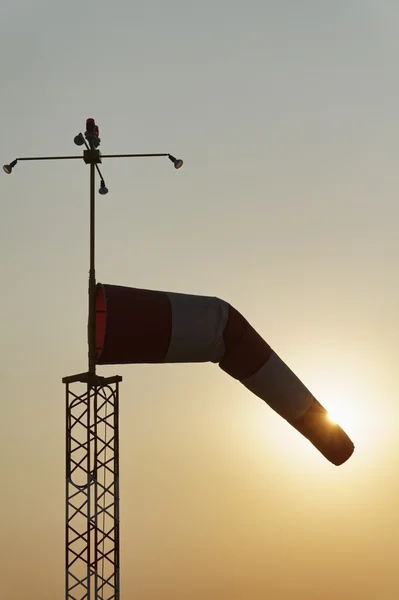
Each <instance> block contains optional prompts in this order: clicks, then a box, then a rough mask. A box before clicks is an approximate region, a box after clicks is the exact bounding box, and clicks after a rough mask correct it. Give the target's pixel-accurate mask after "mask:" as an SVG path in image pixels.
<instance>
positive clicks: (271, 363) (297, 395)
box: [241, 352, 315, 421]
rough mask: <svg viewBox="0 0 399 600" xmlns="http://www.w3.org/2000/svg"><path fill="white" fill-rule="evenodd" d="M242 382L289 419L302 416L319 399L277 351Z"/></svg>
mask: <svg viewBox="0 0 399 600" xmlns="http://www.w3.org/2000/svg"><path fill="white" fill-rule="evenodd" d="M241 383H243V384H244V385H245V387H246V388H248V389H249V390H250V391H251V392H253V393H254V394H255V395H256V396H259V398H261V399H262V400H264V401H265V402H266V403H267V404H268V405H269V406H270V407H271V408H272V409H273V410H275V411H276V412H277V413H278V414H279V415H281V416H282V417H283V418H284V419H286V420H287V421H296V420H297V419H299V418H300V417H302V415H304V414H305V413H306V412H307V411H308V410H309V409H310V407H311V406H312V404H313V401H314V400H315V398H314V396H313V395H312V394H311V393H310V392H309V390H308V389H307V388H306V387H305V386H304V385H303V383H302V382H301V381H300V380H299V379H298V377H297V376H296V375H295V373H293V372H292V371H291V369H290V368H289V367H288V366H287V365H286V364H285V362H283V361H282V360H281V358H280V357H279V356H278V355H277V354H276V353H275V352H272V354H271V356H270V358H269V360H268V361H267V362H266V363H265V364H264V365H263V366H262V367H261V368H260V369H259V370H258V371H257V372H256V373H255V374H254V375H252V376H251V377H247V378H246V379H243V380H241Z"/></svg>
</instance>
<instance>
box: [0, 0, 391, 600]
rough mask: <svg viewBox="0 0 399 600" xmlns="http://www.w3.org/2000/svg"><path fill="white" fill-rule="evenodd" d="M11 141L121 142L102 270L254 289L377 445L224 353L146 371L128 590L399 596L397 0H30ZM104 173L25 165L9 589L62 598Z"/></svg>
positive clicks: (0, 96) (286, 350) (11, 87)
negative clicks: (294, 407) (68, 496)
mask: <svg viewBox="0 0 399 600" xmlns="http://www.w3.org/2000/svg"><path fill="white" fill-rule="evenodd" d="M0 51H1V56H2V61H1V65H0V77H1V88H0V100H1V107H2V114H1V117H0V139H1V156H2V161H3V163H8V162H10V161H11V160H13V159H14V158H15V157H21V156H40V155H52V154H66V155H69V154H74V153H79V152H80V150H79V149H77V148H76V147H75V146H74V144H73V138H74V136H75V135H76V134H77V133H78V132H79V131H82V130H83V129H84V125H85V120H86V118H87V117H94V118H95V119H96V122H97V123H98V125H99V127H100V136H101V138H102V143H101V149H102V151H103V153H125V152H137V153H141V152H170V153H171V154H173V155H174V156H178V157H181V158H183V159H184V167H183V168H182V169H180V170H179V171H175V170H174V169H173V167H172V166H171V164H170V163H169V161H167V160H166V159H151V160H150V159H148V160H144V159H143V160H141V159H137V160H129V159H121V160H115V161H111V160H110V161H108V162H105V160H104V164H103V172H104V176H105V179H106V183H107V186H108V188H109V194H108V195H107V196H104V197H102V196H98V198H97V279H98V280H99V281H101V282H104V283H114V284H118V285H127V286H132V287H142V288H149V289H156V290H168V291H175V292H184V293H190V294H204V295H211V296H218V297H220V298H223V299H224V300H226V301H228V302H230V303H231V304H232V305H233V306H235V307H236V308H237V309H238V310H239V311H240V312H242V314H244V316H245V317H246V318H247V319H248V320H249V321H250V323H251V324H252V325H253V326H254V327H255V329H257V331H259V333H260V334H261V335H262V336H263V337H264V339H265V340H266V341H267V342H268V343H269V344H270V345H271V346H272V347H273V348H274V349H275V350H276V352H278V354H279V355H280V356H281V357H282V358H283V360H285V362H287V364H288V365H289V366H290V367H291V368H292V369H293V370H294V371H295V372H296V373H297V375H298V376H299V377H300V378H301V379H302V381H303V382H304V383H305V384H306V385H307V387H308V388H309V389H310V390H311V391H312V393H313V394H315V396H316V397H317V398H318V399H319V401H320V402H321V403H322V404H323V405H324V406H325V407H326V408H327V409H328V410H329V411H330V412H331V415H332V416H335V418H336V419H337V420H338V421H339V422H340V423H341V424H342V425H343V426H344V427H345V429H346V431H347V432H348V434H349V435H350V436H351V437H352V439H353V440H354V442H355V445H356V450H355V453H354V455H353V457H352V458H351V459H350V460H349V461H348V462H347V463H346V464H345V465H343V466H341V467H339V468H336V467H334V466H333V465H331V464H330V463H328V462H327V461H326V460H325V459H324V458H323V456H322V455H321V454H320V453H319V452H317V450H315V449H314V448H313V447H312V446H311V445H310V444H309V442H308V441H307V440H306V439H305V438H303V437H302V436H301V435H300V434H299V433H297V432H296V431H295V430H294V429H293V428H292V427H290V425H288V424H287V423H286V422H285V421H284V420H282V419H281V418H280V417H279V416H278V415H276V414H275V413H274V412H273V411H272V410H271V409H270V408H269V407H267V406H266V405H265V404H264V403H263V402H262V401H261V400H259V399H258V398H256V397H255V396H253V395H251V393H250V392H249V391H248V390H247V389H246V388H244V387H243V386H241V385H240V384H239V383H238V382H237V381H234V380H233V379H230V378H229V377H228V376H227V375H226V374H225V373H223V372H222V371H221V370H220V369H218V367H216V366H215V365H211V364H202V365H173V366H172V365H159V366H157V365H151V366H150V365H141V366H135V365H127V366H123V367H122V366H116V367H102V368H101V369H99V372H100V373H101V374H105V375H113V374H120V375H122V376H123V382H122V384H121V390H120V391H121V409H120V440H121V597H122V598H137V599H140V600H158V599H159V600H161V599H162V600H186V599H187V598H190V600H224V599H226V600H260V599H264V598H268V599H270V600H321V599H322V600H396V599H397V598H398V597H399V574H398V568H397V556H398V553H399V519H398V506H399V441H398V435H397V423H398V418H399V407H398V394H399V383H398V378H397V364H398V361H399V350H398V344H397V331H398V326H399V316H398V303H399V281H398V277H397V265H398V260H399V243H398V236H397V227H398V220H399V205H398V201H397V199H398V194H399V176H398V169H397V157H398V149H399V142H398V140H399V131H398V126H397V114H398V106H399V78H398V73H397V64H398V59H399V5H398V4H397V2H395V1H394V0H378V1H377V0H335V1H334V2H332V1H327V0H302V2H297V1H296V0H279V2H277V1H274V2H273V1H268V0H259V1H256V0H248V1H247V2H238V1H236V0H230V1H229V2H227V0H213V1H212V2H210V1H209V0H204V1H203V2H201V3H192V2H187V0H186V1H185V2H184V1H183V0H169V1H168V2H166V1H163V2H161V1H160V0H158V1H152V0H147V1H146V2H141V3H132V2H128V1H127V0H120V1H119V0H116V1H115V2H105V1H104V0H97V2H91V1H87V0H83V1H82V0H80V1H79V2H78V1H77V0H69V1H68V2H63V3H61V2H57V1H54V0H53V1H52V2H49V1H42V0H37V1H36V2H29V1H27V0H23V1H15V2H11V1H10V0H5V1H4V2H2V4H1V6H0ZM88 189H89V185H88V170H87V167H86V165H84V163H83V161H82V163H80V162H79V161H70V162H67V161H65V162H61V161H60V162H54V163H49V162H43V163H19V164H18V165H17V167H16V168H15V170H14V171H13V173H12V176H6V175H3V176H2V177H1V180H0V195H1V218H0V240H1V258H0V273H1V279H2V282H3V285H2V293H1V294H0V311H1V315H2V319H1V323H2V334H1V343H0V378H1V384H2V390H1V394H0V409H1V417H2V418H1V420H0V448H1V456H2V460H1V461H0V476H1V487H0V509H1V512H0V514H1V518H0V540H1V543H0V586H1V593H0V595H1V596H2V597H4V598H9V599H10V600H22V599H25V598H27V597H29V598H31V599H32V600H62V598H64V506H65V497H64V494H65V490H64V485H65V473H64V462H65V460H64V425H65V414H64V412H65V407H64V394H65V390H64V388H63V384H62V382H61V379H62V377H63V376H66V375H71V374H73V373H79V372H82V371H84V370H85V369H86V361H87V349H86V319H87V274H88Z"/></svg>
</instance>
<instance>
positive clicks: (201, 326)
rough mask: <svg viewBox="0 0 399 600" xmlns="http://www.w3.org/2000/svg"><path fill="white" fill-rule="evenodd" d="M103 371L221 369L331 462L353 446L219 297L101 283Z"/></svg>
mask: <svg viewBox="0 0 399 600" xmlns="http://www.w3.org/2000/svg"><path fill="white" fill-rule="evenodd" d="M96 350H97V363H98V364H127V363H130V364H137V363H193V362H208V361H210V362H214V363H218V364H219V367H220V368H221V369H223V370H224V371H225V372H226V373H228V374H229V375H230V376H231V377H234V378H235V379H237V380H238V381H240V382H241V383H242V384H243V385H244V386H245V387H246V388H247V389H248V390H250V391H251V392H253V393H254V394H255V395H256V396H258V397H259V398H261V399H262V400H264V401H265V402H266V403H267V404H268V405H269V406H270V407H271V408H272V409H273V410H275V411H276V412H277V413H278V414H279V415H280V416H282V417H283V418H284V419H286V420H287V421H288V422H289V423H290V424H291V425H292V426H293V427H295V429H297V430H298V431H299V432H300V433H302V434H303V435H304V436H305V437H306V438H307V439H308V440H309V441H310V442H311V443H312V444H313V445H314V446H315V447H316V448H317V449H318V450H319V451H320V452H321V453H322V454H323V455H324V456H325V457H326V458H327V459H328V460H329V461H331V462H332V463H334V464H335V465H340V464H342V463H344V462H345V461H346V460H348V458H349V457H350V456H351V455H352V453H353V450H354V445H353V442H352V441H351V440H350V438H349V437H348V436H347V434H346V433H345V432H344V431H343V430H342V429H341V427H339V425H337V424H335V423H332V422H331V421H330V420H329V418H328V414H327V411H326V409H325V408H324V407H323V406H322V405H321V404H320V403H319V402H318V401H317V400H316V398H315V397H314V396H313V395H312V394H311V392H310V391H309V390H308V389H307V388H306V387H305V385H304V384H303V383H302V382H301V381H300V380H299V378H298V377H297V376H296V375H295V374H294V373H293V372H292V371H291V369H290V368H289V367H288V366H287V365H286V364H285V363H284V362H283V361H282V360H281V358H280V357H279V356H278V355H277V354H276V353H275V352H274V351H273V349H272V348H271V347H270V346H269V345H268V344H267V343H266V342H265V341H264V340H263V339H262V337H261V336H260V335H259V333H257V332H256V331H255V329H254V328H253V327H252V326H251V325H250V324H249V323H248V321H247V320H246V319H245V318H244V317H243V316H242V315H241V314H240V313H239V312H238V311H237V310H236V309H235V308H233V307H232V306H231V305H230V304H228V303H227V302H225V301H224V300H220V299H219V298H215V297H209V296H194V295H189V294H177V293H174V292H160V291H153V290H144V289H137V288H129V287H122V286H116V285H108V284H98V286H97V292H96Z"/></svg>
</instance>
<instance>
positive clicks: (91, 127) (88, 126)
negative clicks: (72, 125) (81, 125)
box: [86, 119, 96, 133]
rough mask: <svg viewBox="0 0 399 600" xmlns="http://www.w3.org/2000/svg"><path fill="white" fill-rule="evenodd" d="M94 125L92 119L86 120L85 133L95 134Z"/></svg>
mask: <svg viewBox="0 0 399 600" xmlns="http://www.w3.org/2000/svg"><path fill="white" fill-rule="evenodd" d="M95 128H96V123H95V121H94V119H86V131H87V133H95Z"/></svg>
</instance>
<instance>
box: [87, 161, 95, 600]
mask: <svg viewBox="0 0 399 600" xmlns="http://www.w3.org/2000/svg"><path fill="white" fill-rule="evenodd" d="M95 176H96V172H95V164H94V162H91V163H90V267H89V318H88V345H89V379H88V383H87V411H88V428H87V447H88V454H89V455H88V472H87V569H88V570H87V580H88V582H87V594H88V600H90V599H91V573H92V571H91V546H92V540H91V529H92V511H93V508H92V506H91V501H92V498H91V487H92V485H91V484H92V482H93V483H94V487H95V488H96V487H97V485H96V482H95V481H93V479H94V477H95V465H93V464H92V458H94V460H96V455H95V453H93V454H94V456H93V454H92V451H93V448H92V447H91V443H90V442H91V440H90V433H91V425H92V414H94V415H95V402H96V391H97V388H96V385H95V375H96V321H95V312H96V295H95V294H96V271H95V223H96V221H95V214H96V213H95ZM92 393H93V398H92ZM92 405H93V406H92ZM92 408H94V410H93V413H92V411H91V409H92ZM92 468H93V473H92ZM96 511H97V507H96V506H94V511H93V512H94V515H96ZM94 518H95V523H94V524H93V525H94V528H95V529H96V527H97V520H96V516H95V517H94ZM95 569H96V566H95ZM94 580H95V584H94V585H95V586H96V583H97V573H95V576H94ZM96 595H97V594H96Z"/></svg>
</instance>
